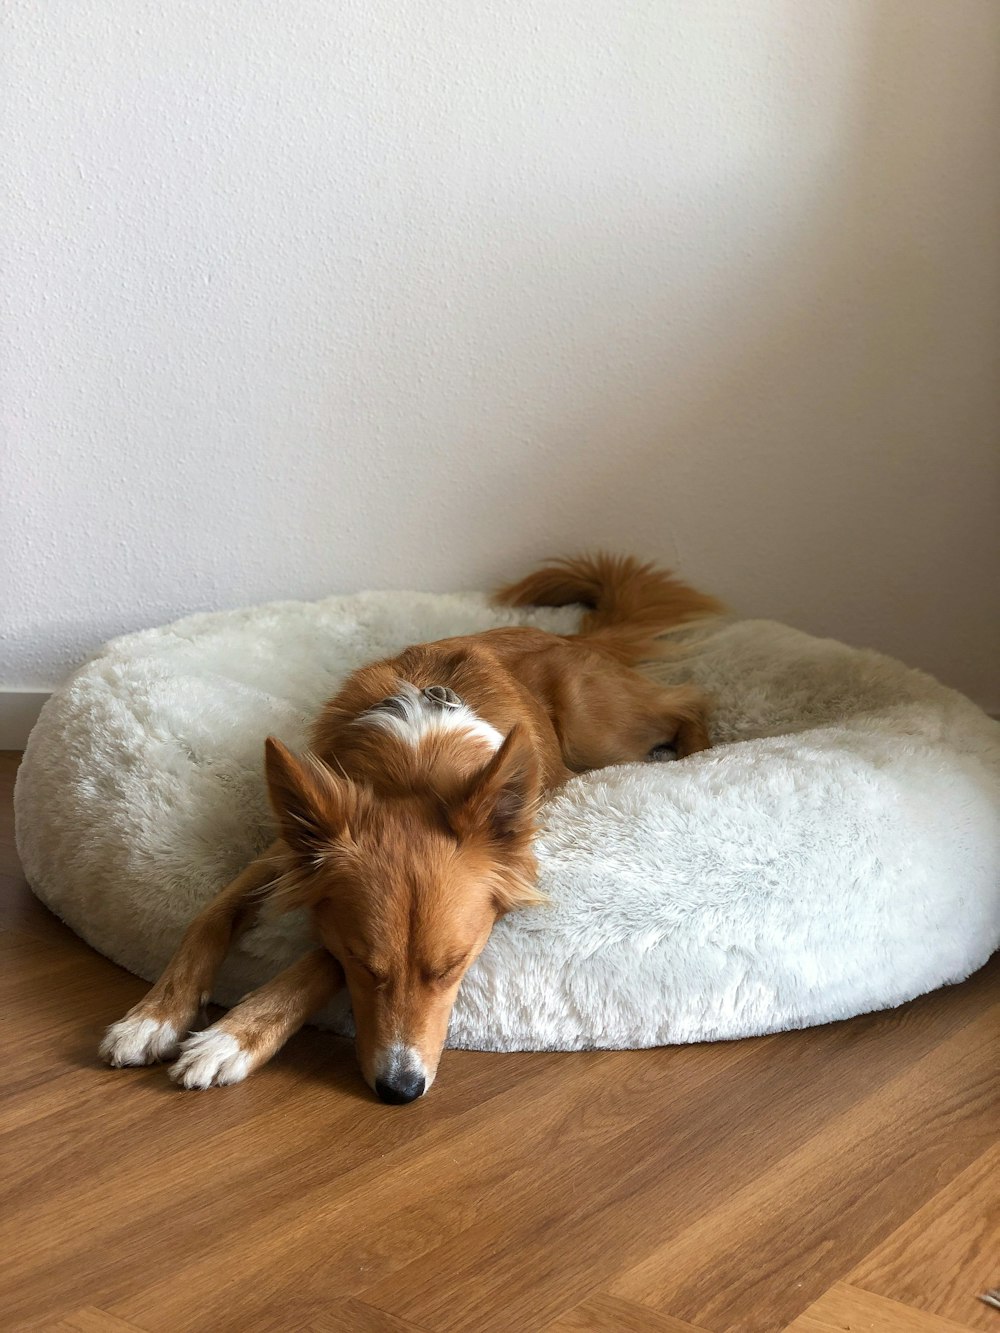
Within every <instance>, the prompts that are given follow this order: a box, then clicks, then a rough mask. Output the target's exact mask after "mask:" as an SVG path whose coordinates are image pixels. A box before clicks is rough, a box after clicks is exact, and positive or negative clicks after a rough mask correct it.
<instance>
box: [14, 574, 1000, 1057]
mask: <svg viewBox="0 0 1000 1333" xmlns="http://www.w3.org/2000/svg"><path fill="white" fill-rule="evenodd" d="M575 623H576V613H575V612H573V611H571V610H563V611H536V612H528V613H525V612H514V611H501V610H497V609H496V608H493V607H491V606H489V605H488V603H487V602H486V600H485V599H484V598H483V597H481V596H478V595H457V596H431V595H426V594H410V593H369V594H364V595H361V596H357V597H344V598H340V597H334V598H328V599H326V600H325V601H321V602H316V603H301V602H285V603H277V604H272V605H268V606H262V607H258V608H256V609H252V610H248V611H239V612H225V613H222V614H216V615H201V616H192V617H190V618H189V619H186V620H182V621H179V622H178V623H177V624H175V625H171V626H168V627H167V628H164V629H156V630H150V631H147V632H145V633H141V634H133V635H130V636H129V637H127V638H122V639H117V640H115V641H114V642H112V643H110V644H109V645H108V646H107V647H106V648H105V649H104V650H103V651H102V652H101V653H100V654H99V655H98V656H97V657H95V658H94V659H93V660H92V661H90V662H89V663H87V664H86V665H85V666H83V667H82V668H81V669H80V670H79V671H78V672H77V673H76V674H75V675H74V676H73V677H72V679H71V680H70V681H69V682H68V683H67V684H66V685H65V686H64V687H63V688H62V689H61V690H60V691H59V692H58V693H57V694H56V695H54V697H53V698H52V699H51V700H50V702H49V703H48V704H46V706H45V709H44V710H43V712H42V716H41V719H40V721H39V723H38V725H37V726H36V728H35V730H34V732H33V733H32V735H31V739H30V742H29V745H28V750H27V753H26V755H25V759H24V762H23V764H22V766H21V770H20V774H19V777H18V783H17V790H16V793H15V804H16V813H17V841H18V849H19V851H20V855H21V858H22V861H23V863H24V867H25V870H26V872H27V875H28V879H29V881H30V882H31V884H32V886H33V887H34V889H35V892H36V893H37V894H38V895H39V896H40V897H41V898H42V899H43V901H45V902H46V903H48V905H49V906H50V907H51V908H52V909H53V910H54V911H55V912H57V913H58V914H59V915H60V916H61V917H62V918H63V919H64V920H65V921H67V922H68V923H69V925H70V926H72V927H73V929H74V930H76V931H77V932H78V933H79V934H80V935H82V936H83V937H84V939H86V940H88V941H89V942H90V943H91V944H92V945H94V947H95V948H97V949H100V950H101V951H102V952H103V953H105V954H107V955H108V956H109V957H111V958H113V959H115V960H116V961H117V962H119V963H121V964H123V965H124V966H125V967H127V968H129V969H130V970H131V971H133V972H137V973H139V975H140V976H143V977H146V978H149V979H152V978H154V977H155V976H156V974H157V973H158V972H159V971H160V969H161V968H162V966H163V964H164V963H165V962H166V960H167V957H168V956H169V954H170V952H171V951H172V950H173V948H174V947H175V945H176V944H177V942H178V940H179V938H180V935H181V933H182V931H183V929H184V927H185V925H186V924H187V922H188V921H189V919H190V918H191V917H192V916H193V915H194V913H195V912H196V911H197V910H198V908H199V907H201V905H202V904H203V903H205V902H206V901H207V900H208V899H209V898H210V897H211V896H212V895H213V894H214V893H215V892H216V891H217V890H218V889H219V888H220V887H221V886H222V885H223V884H224V883H225V882H226V881H227V880H228V879H230V878H231V877H232V876H233V875H235V874H236V873H237V872H238V871H240V870H241V869H242V868H243V867H244V866H245V865H246V864H247V862H249V861H250V859H251V858H252V857H253V855H254V854H255V853H256V852H257V851H258V850H260V849H261V848H262V847H263V846H264V845H265V844H266V843H267V842H268V841H269V840H270V838H271V836H272V826H271V821H270V817H269V812H268V808H267V803H266V800H265V794H264V781H263V773H262V752H263V739H264V737H265V735H267V734H268V733H274V734H275V735H277V736H279V737H281V738H282V739H283V740H285V741H286V742H288V743H289V744H291V745H292V746H300V745H302V743H303V742H304V740H305V736H306V730H307V726H308V723H309V721H310V720H311V718H312V716H313V714H314V713H315V712H316V711H317V709H318V708H319V706H320V704H321V703H322V702H323V700H324V699H326V698H327V697H328V696H329V695H331V694H333V693H334V691H335V690H336V688H337V686H338V685H339V683H340V681H341V679H342V677H343V676H345V675H346V674H347V673H348V672H349V671H350V670H353V669H354V668H355V667H357V666H360V665H361V664H362V663H364V662H367V661H370V660H371V659H373V658H376V657H381V656H384V655H387V654H392V653H396V652H398V651H399V650H400V649H402V648H403V647H404V646H406V645H407V644H409V643H413V642H419V641H421V640H429V639H436V638H441V637H444V636H446V635H450V634H464V633H469V632H472V631H474V630H478V629H486V628H488V627H490V626H494V625H510V624H534V625H538V626H540V627H542V628H546V629H557V630H561V631H567V630H570V629H572V628H573V627H574V625H575ZM672 637H673V639H674V640H675V641H676V643H677V645H678V647H679V650H680V651H679V656H678V658H677V659H676V660H675V661H673V662H671V663H670V665H669V666H666V667H664V666H660V667H658V668H657V669H656V674H657V676H658V677H659V678H661V679H663V680H665V681H671V682H675V681H682V680H688V679H694V680H696V681H697V682H698V683H699V684H700V685H702V686H704V687H705V688H706V689H708V690H709V691H710V692H711V693H712V694H713V695H714V698H715V702H716V710H717V711H716V714H715V721H714V733H715V740H716V742H717V745H716V748H715V749H714V750H712V751H711V752H710V753H707V754H703V755H698V756H696V757H694V758H691V759H687V760H685V761H683V762H681V763H660V764H656V763H649V764H628V765H623V766H620V767H617V768H614V769H606V770H604V771H603V772H599V773H593V774H589V775H587V776H583V777H579V778H576V779H574V780H573V781H572V782H571V783H570V784H569V785H568V786H567V787H565V788H564V789H563V790H562V791H560V792H559V793H558V794H557V795H556V796H555V797H554V799H552V800H551V801H550V802H549V803H548V806H547V808H546V809H545V811H544V823H545V831H544V833H543V835H542V837H541V841H540V848H539V852H540V859H541V887H542V888H543V890H545V891H546V892H547V893H548V894H549V895H550V897H551V905H550V906H547V907H543V908H537V909H533V910H531V911H526V912H522V913H519V914H514V915H512V916H510V917H508V918H507V919H506V920H504V921H503V922H501V923H500V925H499V926H498V927H497V929H496V930H495V931H494V933H493V937H492V939H491V941H490V944H489V946H488V948H487V950H486V952H485V953H484V955H483V957H482V958H481V959H480V961H479V962H478V964H477V965H476V966H475V967H474V968H473V969H472V970H471V971H470V973H469V975H468V977H467V978H466V980H465V982H464V983H463V986H462V989H461V993H460V995H459V999H458V1003H457V1005H456V1008H455V1012H454V1017H453V1022H452V1027H451V1031H450V1035H449V1044H450V1045H452V1046H466V1047H477V1048H481V1049H486V1050H519V1049H546V1050H547V1049H578V1048H582V1047H629V1046H651V1045H659V1044H664V1043H671V1042H690V1041H700V1040H710V1039H714V1038H732V1037H742V1036H747V1035H750V1034H755V1033H762V1032H773V1031H775V1030H778V1029H782V1028H791V1027H803V1026H806V1025H809V1024H813V1023H823V1022H827V1021H829V1020H831V1019H839V1018H845V1017H847V1016H848V1015H850V1014H856V1013H859V1012H863V1011H867V1010H872V1009H880V1008H886V1007H888V1006H891V1005H895V1004H899V1003H900V1002H901V1001H903V1000H906V999H909V998H910V997H912V996H914V995H918V994H920V993H921V992H923V991H926V990H930V989H932V988H933V987H935V986H940V985H943V984H945V983H947V982H954V981H958V980H960V979H961V978H963V977H965V976H967V975H968V974H969V973H970V972H972V971H973V970H974V969H975V968H977V967H979V966H980V965H981V964H982V963H984V962H985V961H986V959H987V958H988V957H989V955H990V954H991V952H992V951H993V950H994V949H995V948H996V947H997V945H998V943H1000V725H998V724H997V723H994V722H992V721H990V720H989V719H988V718H987V717H986V716H985V714H983V713H982V712H980V710H979V709H977V708H976V707H975V706H974V705H973V704H971V703H969V701H968V700H966V699H965V698H963V697H962V696H961V695H959V694H956V693H955V692H954V691H952V690H948V689H945V688H944V687H943V686H941V685H939V684H937V683H936V682H935V681H934V680H932V679H930V678H929V677H928V676H926V675H923V674H921V673H920V672H917V671H911V670H908V669H907V668H906V667H904V666H902V665H901V664H899V663H898V662H894V661H892V660H890V659H889V658H886V657H882V656H879V655H878V654H876V653H872V652H866V651H859V650H856V649H852V648H848V647H845V646H844V645H843V644H840V643H835V642H832V641H830V640H821V639H815V638H811V637H809V636H808V635H805V634H802V633H799V632H797V631H796V630H793V629H788V628H786V627H785V626H783V625H778V624H773V623H771V622H768V621H728V620H717V621H712V622H709V623H707V624H704V625H702V626H701V627H699V628H698V629H689V630H686V631H682V632H679V633H675V634H674V635H673V636H672ZM306 945H307V936H306V933H305V924H304V921H303V920H302V919H301V918H298V917H286V918H283V919H279V920H277V921H273V922H268V923H266V924H264V925H262V926H260V927H258V928H257V929H256V930H255V931H254V932H253V933H252V934H250V935H249V936H247V937H246V938H245V939H244V940H243V942H242V943H241V945H240V946H239V947H238V948H237V949H236V950H235V952H234V954H233V956H232V958H231V960H230V962H229V963H228V964H227V967H226V969H225V970H224V972H223V976H222V980H221V982H220V984H219V986H218V988H217V998H218V999H219V1000H221V1001H222V1002H224V1003H232V1002H233V1001H234V1000H236V999H237V998H238V997H239V996H240V995H241V994H242V993H243V992H244V991H245V990H247V989H249V988H250V987H251V986H252V985H255V984H258V983H259V982H261V981H263V980H265V979H266V978H267V977H269V976H270V975H272V974H273V973H274V972H275V971H276V970H277V968H278V967H279V966H283V965H284V964H285V963H287V962H289V961H291V960H292V959H293V958H294V957H296V956H297V955H298V954H299V953H300V952H302V951H303V950H304V949H305V947H306ZM322 1021H323V1022H325V1023H326V1024H329V1025H332V1026H333V1027H335V1028H337V1029H338V1030H340V1031H344V1032H349V1031H350V1016H349V1013H348V1012H347V1010H346V1003H345V1005H341V1006H340V1007H339V1008H337V1007H336V1006H335V1007H333V1008H331V1009H330V1010H328V1011H327V1012H326V1013H325V1014H324V1015H323V1016H322Z"/></svg>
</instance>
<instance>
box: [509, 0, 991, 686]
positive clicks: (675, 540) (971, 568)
mask: <svg viewBox="0 0 1000 1333" xmlns="http://www.w3.org/2000/svg"><path fill="white" fill-rule="evenodd" d="M951 22H952V19H951V18H949V17H948V16H947V15H945V14H944V13H943V12H942V11H940V10H938V11H934V10H933V9H932V8H928V7H927V6H919V7H912V6H909V5H902V4H897V5H878V6H873V7H871V9H869V10H868V11H867V12H866V16H865V29H864V30H863V31H859V33H858V36H857V50H856V59H855V62H854V67H853V68H854V75H853V77H852V78H851V79H850V80H849V81H845V82H844V83H843V86H842V87H841V89H840V102H841V120H840V125H839V127H838V130H839V133H838V135H837V137H836V139H831V142H830V145H829V155H828V158H827V160H826V161H825V162H824V164H823V169H822V172H821V173H820V174H819V175H818V179H819V180H820V187H819V188H818V189H817V190H816V191H815V192H814V193H813V195H812V197H811V198H808V199H806V198H803V196H801V195H800V196H798V197H796V198H794V199H791V198H790V199H789V200H788V201H786V203H787V206H786V207H784V208H783V209H781V210H780V211H775V210H774V208H773V200H768V204H769V207H768V208H766V209H764V208H762V209H761V210H760V214H759V216H760V218H763V219H765V221H764V222H759V221H758V219H757V218H756V217H755V216H754V199H753V197H752V194H751V193H748V194H747V195H745V196H744V205H745V207H746V209H747V222H748V238H749V239H748V245H747V249H746V250H745V251H743V252H741V253H738V254H737V253H735V252H733V251H730V252H729V253H725V254H723V253H720V255H719V263H720V269H722V270H723V272H724V280H723V281H721V282H720V283H718V284H717V286H716V292H715V296H716V300H715V303H714V305H713V306H712V308H711V310H710V311H709V312H708V315H707V317H705V316H704V315H703V317H702V318H701V320H700V327H697V328H695V327H691V326H688V327H686V328H685V330H684V336H685V339H686V344H685V347H684V350H683V358H682V359H683V365H682V366H681V368H680V370H679V368H678V359H677V356H676V355H675V353H676V350H677V349H676V347H675V346H671V347H670V348H669V349H668V356H667V357H666V358H665V357H663V356H662V355H661V354H659V353H658V349H657V348H655V347H650V348H649V349H648V354H647V355H645V356H643V357H642V358H636V360H635V362H634V364H633V366H632V367H631V373H630V375H629V376H628V382H627V389H628V392H627V393H625V394H622V393H620V392H619V393H618V394H615V393H612V394H611V395H609V394H608V393H607V392H606V390H607V380H604V381H602V380H601V378H600V377H598V376H595V377H594V379H593V381H592V384H593V389H592V392H591V394H590V396H589V398H588V399H587V400H585V401H575V402H574V403H573V404H572V405H570V406H569V407H568V409H567V411H566V413H565V416H564V419H563V420H562V421H561V423H560V424H559V425H553V428H552V430H551V432H550V436H549V439H548V442H547V447H546V448H544V449H542V450H540V451H539V453H538V455H537V459H536V466H537V471H536V472H534V473H533V475H532V478H531V487H530V491H531V492H532V493H533V494H534V495H535V496H537V497H538V499H537V500H536V501H534V509H535V522H536V524H537V531H538V532H539V533H542V534H544V536H543V537H542V538H540V539H539V542H538V554H539V555H542V556H545V555H549V554H552V553H553V552H554V551H560V550H565V549H575V548H576V547H578V546H579V545H581V534H585V541H586V542H587V543H589V544H591V545H602V544H606V545H614V544H615V543H616V539H617V541H618V544H620V539H619V538H618V534H619V533H620V529H621V517H622V514H627V515H628V516H629V518H630V521H632V522H633V523H634V527H635V531H636V533H637V541H636V545H637V546H638V547H641V548H643V549H645V550H646V551H647V552H656V553H660V554H663V555H664V556H665V555H666V554H667V550H668V549H669V548H670V547H671V546H672V551H671V555H672V559H673V561H674V562H675V563H676V564H677V565H679V566H680V567H681V569H683V570H687V571H688V572H690V571H691V569H692V568H694V569H697V571H698V576H699V580H700V581H701V582H702V583H704V584H705V585H706V586H709V587H712V588H713V589H718V590H722V592H723V595H724V596H727V597H729V599H730V600H731V601H732V602H733V604H734V605H735V606H736V607H737V609H739V610H741V611H743V612H745V613H747V614H751V615H772V616H776V617H781V618H784V619H787V620H790V621H792V622H793V623H796V624H798V625H799V626H800V627H802V628H804V629H807V630H811V631H813V632H817V633H822V634H828V635H831V636H834V637H843V638H845V639H848V640H851V641H853V642H855V643H864V644H867V645H870V646H874V647H878V648H881V649H882V650H884V651H887V652H890V653H895V654H898V655H899V656H901V657H904V658H906V659H908V660H909V661H911V662H912V663H913V664H914V665H919V666H923V667H924V668H925V669H927V670H930V671H932V672H934V673H935V674H938V675H940V676H941V677H942V678H943V679H944V680H945V681H946V682H947V683H951V684H955V685H957V686H958V687H959V688H964V689H966V690H967V691H968V692H970V693H971V694H973V696H974V697H976V696H978V697H980V698H983V699H984V701H985V702H986V704H987V706H988V707H989V706H991V705H990V702H989V700H988V699H985V696H986V695H988V694H989V691H990V690H991V689H994V690H995V688H996V681H995V680H993V679H992V678H991V675H990V673H992V671H993V666H992V663H993V662H994V661H995V660H996V657H997V655H998V654H1000V617H997V616H995V614H994V615H992V616H991V613H990V610H989V607H988V605H986V604H984V597H983V593H984V591H985V590H986V589H988V588H990V587H991V586H992V585H994V584H995V583H996V580H997V578H998V577H1000V544H998V537H997V531H998V529H997V525H996V523H995V520H994V519H993V518H991V514H995V508H996V503H997V500H998V498H1000V495H998V493H997V492H998V490H1000V486H998V485H996V484H994V485H993V486H992V488H991V486H990V485H989V484H987V485H985V486H984V484H983V479H984V478H990V477H992V479H993V481H994V483H997V482H1000V476H998V472H1000V468H998V466H997V462H996V460H997V450H996V439H995V434H994V433H992V432H990V431H989V430H987V431H985V432H984V425H983V423H984V422H985V423H989V422H990V421H991V420H993V421H995V420H996V414H995V411H992V410H991V409H993V408H995V407H996V406H1000V403H996V401H995V400H996V390H995V387H994V386H995V379H994V377H993V374H992V372H991V371H990V360H991V358H992V356H993V354H994V349H995V345H996V344H995V341H994V342H992V343H991V342H986V343H983V342H982V341H981V340H979V339H977V337H976V329H977V320H976V318H975V317H974V318H972V319H971V320H967V319H966V317H965V312H966V311H968V310H970V309H971V310H972V311H977V310H984V309H985V310H988V307H989V304H990V303H991V302H992V301H993V300H994V299H995V297H994V295H993V293H995V292H996V291H997V264H996V236H995V227H994V222H993V213H992V209H991V208H990V207H988V206H984V208H983V209H982V210H981V213H980V214H979V215H978V218H977V221H978V229H972V230H970V229H969V228H968V225H967V223H968V210H967V208H966V207H965V206H964V204H963V203H962V201H963V199H964V198H965V197H966V196H967V193H968V190H969V188H970V183H974V182H975V180H976V175H977V164H980V165H981V166H986V165H987V164H988V163H989V162H990V161H991V157H992V154H993V152H994V151H995V147H996V144H995V134H994V132H993V128H992V124H991V122H990V121H989V118H988V117H985V116H983V117H981V118H979V120H978V125H979V132H978V138H977V136H976V135H975V134H970V131H969V127H968V124H967V123H966V122H965V121H964V120H963V118H962V115H961V112H962V109H963V108H964V107H965V106H966V105H967V102H968V99H969V98H977V97H979V96H981V95H986V94H988V93H989V91H990V89H989V87H988V85H987V84H985V83H984V80H983V79H982V78H981V79H980V80H979V81H978V82H977V81H975V80H973V82H972V84H971V86H970V83H969V81H968V78H969V65H968V63H967V62H965V61H963V60H961V59H957V58H955V46H954V42H952V43H951V45H950V46H949V45H948V43H942V41H941V40H940V39H941V37H942V32H941V28H942V25H943V24H945V23H951ZM952 36H954V34H952ZM965 40H966V42H967V43H973V44H974V43H975V41H976V34H975V30H974V29H971V30H970V31H969V32H968V33H967V36H966V39H965ZM973 64H975V62H973ZM811 92H812V90H811V89H810V88H809V87H808V86H806V85H805V84H804V83H800V84H799V85H798V86H797V87H793V89H792V95H790V96H788V97H786V98H785V99H784V100H783V105H781V107H780V111H781V115H780V117H779V119H777V120H776V122H775V125H774V128H773V132H774V134H775V135H776V136H778V137H780V136H781V135H782V133H783V132H784V130H785V129H786V128H789V127H790V126H791V125H792V124H793V123H794V121H795V118H796V117H797V116H798V115H801V114H803V113H804V111H805V110H806V108H807V106H808V102H809V100H810V97H811ZM776 101H781V99H776ZM800 101H801V103H802V104H799V103H800ZM948 108H952V109H953V111H954V113H955V114H954V115H953V116H952V117H951V118H949V116H948V115H947V114H943V113H946V112H947V109H948ZM731 194H732V182H731V181H723V182H718V184H717V187H716V188H715V189H710V190H708V191H707V192H706V197H705V198H704V200H703V201H702V208H703V212H704V215H705V217H706V218H710V217H711V214H712V211H713V209H714V208H725V207H731V202H730V201H731ZM956 201H958V202H957V204H956ZM688 202H689V203H690V201H688ZM987 202H988V201H987ZM776 217H777V218H779V219H780V223H781V225H780V227H779V228H777V229H774V228H773V222H774V219H775V218H776ZM765 227H771V230H770V232H768V231H766V230H765ZM553 244H555V242H553ZM964 247H972V248H973V249H974V250H979V251H980V252H981V253H982V255H983V268H982V269H981V270H977V269H976V268H975V267H974V266H970V265H969V264H968V263H967V256H966V255H965V254H964V253H963V251H964ZM991 263H992V268H991V267H990V265H991ZM702 290H703V289H702ZM671 295H672V294H671V293H670V292H667V291H664V292H663V293H662V300H663V306H664V312H665V314H664V321H665V325H666V326H667V327H668V328H669V327H671V326H672V325H673V323H674V318H675V312H674V309H673V308H672V304H671ZM591 313H592V315H593V323H592V325H591V326H590V337H591V338H592V339H593V340H594V341H595V344H597V343H599V341H600V340H601V339H605V340H606V345H607V346H608V347H609V348H611V349H612V350H614V349H615V342H616V339H615V335H616V329H615V327H614V326H613V324H611V323H609V322H606V323H604V324H602V311H601V310H600V309H599V308H595V309H594V310H593V311H592V312H591ZM984 318H986V319H987V322H988V315H984ZM595 360H596V357H595ZM956 381H957V382H956ZM679 384H680V385H681V388H680V391H678V385H679ZM583 437H589V438H590V439H595V438H596V439H599V440H604V441H606V442H607V448H606V450H605V451H604V453H603V456H602V457H599V458H597V457H596V456H595V454H594V453H593V452H588V453H587V466H586V467H585V468H579V469H577V468H574V448H575V443H576V442H578V441H579V440H580V439H581V438H583ZM991 460H992V461H991ZM963 472H964V475H963ZM554 495H559V496H560V497H561V498H560V500H559V502H558V504H557V505H556V506H555V512H553V506H552V505H551V504H550V501H549V497H552V496H554ZM681 496H683V497H686V499H687V503H688V505H689V506H690V510H691V511H692V513H693V515H696V517H692V516H691V514H686V513H685V512H683V504H684V502H683V501H681V500H679V498H678V497H681ZM524 502H525V503H527V505H528V506H529V507H531V506H532V503H533V501H532V495H531V494H526V495H525V496H524ZM553 518H554V519H555V523H554V524H553ZM681 533H683V539H680V538H679V534H681ZM605 534H608V535H605ZM831 569H834V570H835V573H834V574H833V575H832V576H831V573H830V571H831ZM960 570H964V576H965V577H964V579H962V580H960V581H959V580H956V572H957V571H960ZM764 590H766V591H764ZM988 596H989V594H988V593H987V597H988ZM994 611H995V607H994ZM984 617H985V618H986V619H987V620H989V621H990V623H991V624H993V625H995V626H996V629H995V631H991V630H990V629H989V627H988V626H986V627H985V634H986V635H989V634H990V633H993V636H994V637H993V644H992V652H987V654H986V655H985V659H984V653H983V640H984ZM915 643H917V644H918V645H921V644H922V646H923V651H922V655H921V647H920V646H918V647H916V648H915V646H914V645H915ZM987 647H988V645H987ZM966 650H967V651H966ZM963 657H964V659H965V665H964V678H963V667H962V666H958V667H957V669H956V658H957V659H958V660H959V661H961V660H962V659H963ZM993 706H994V707H996V706H1000V700H997V701H995V702H994V704H993Z"/></svg>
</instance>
